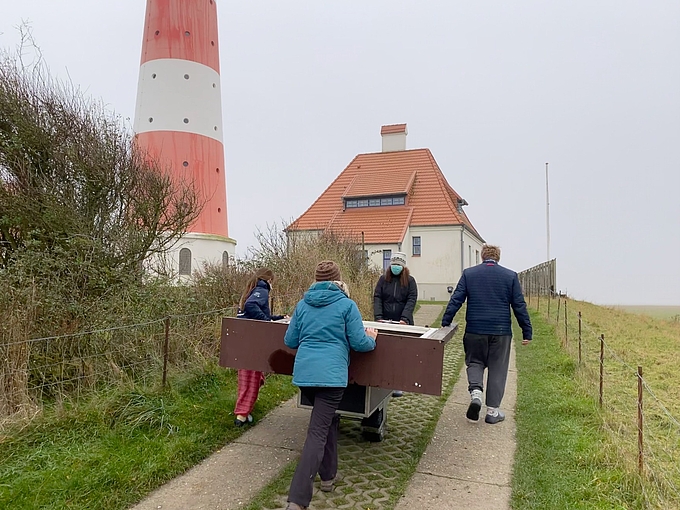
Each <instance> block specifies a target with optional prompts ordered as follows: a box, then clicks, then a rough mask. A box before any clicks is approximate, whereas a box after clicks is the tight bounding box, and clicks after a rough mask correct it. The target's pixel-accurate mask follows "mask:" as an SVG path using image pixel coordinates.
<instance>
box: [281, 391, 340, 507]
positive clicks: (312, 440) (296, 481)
mask: <svg viewBox="0 0 680 510" xmlns="http://www.w3.org/2000/svg"><path fill="white" fill-rule="evenodd" d="M301 391H302V392H303V394H304V396H305V397H307V398H308V399H309V400H310V401H311V402H312V405H313V406H314V408H313V409H312V416H311V418H310V419H309V428H308V429H307V439H305V445H304V446H303V447H302V454H301V455H300V461H299V462H298V465H297V468H296V469H295V474H294V475H293V481H292V482H291V484H290V490H289V491H288V501H290V502H292V503H297V504H298V505H300V506H302V507H308V506H309V503H310V501H312V494H313V493H314V478H316V474H317V473H319V476H320V477H321V479H322V480H324V481H328V480H332V479H333V478H335V475H336V474H337V473H338V429H339V427H340V416H339V415H338V414H336V413H335V411H336V410H337V409H338V406H339V405H340V401H341V400H342V395H343V393H344V392H345V388H301Z"/></svg>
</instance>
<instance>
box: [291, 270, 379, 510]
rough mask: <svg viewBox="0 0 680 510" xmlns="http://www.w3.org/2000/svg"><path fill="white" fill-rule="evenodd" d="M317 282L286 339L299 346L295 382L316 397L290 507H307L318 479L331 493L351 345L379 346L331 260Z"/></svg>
mask: <svg viewBox="0 0 680 510" xmlns="http://www.w3.org/2000/svg"><path fill="white" fill-rule="evenodd" d="M315 280H316V281H315V282H314V283H313V284H312V286H311V287H310V288H309V290H308V291H307V292H305V296H304V298H303V299H302V300H301V301H300V302H299V303H298V304H297V306H296V307H295V312H293V316H292V317H291V319H290V324H289V325H288V330H287V331H286V336H285V338H284V342H285V344H286V345H287V346H288V347H290V348H291V349H297V354H296V356H295V365H294V367H293V384H294V385H296V386H298V387H299V388H300V391H301V392H302V394H303V395H304V396H305V397H306V398H307V399H309V400H310V401H311V402H312V405H313V408H312V415H311V417H310V420H309V427H308V428H307V438H306V439H305V445H304V447H303V448H302V454H301V455H300V461H299V462H298V465H297V468H296V469H295V474H294V475H293V480H292V482H291V484H290V490H289V492H288V506H287V507H286V508H287V510H305V509H306V508H307V507H308V506H309V503H310V502H311V500H312V494H313V493H314V478H315V477H316V475H317V473H318V474H319V476H320V477H321V490H322V491H325V492H330V491H332V490H333V483H334V481H335V477H336V475H337V471H338V428H339V425H340V416H339V415H338V414H337V413H336V411H337V409H338V407H339V406H340V401H341V400H342V396H343V394H344V392H345V388H346V387H347V383H348V379H349V373H348V372H349V370H348V367H349V353H350V349H352V350H355V351H359V352H367V351H372V350H373V349H374V348H375V338H376V337H377V335H378V332H377V331H376V330H375V329H371V328H364V324H363V321H362V318H361V313H360V312H359V308H358V307H357V305H356V303H355V302H354V301H352V300H351V299H350V298H349V289H348V288H347V285H346V284H345V283H344V282H343V281H342V278H341V275H340V268H339V267H338V265H337V264H336V263H335V262H333V261H332V260H324V261H322V262H319V264H318V265H317V266H316V273H315Z"/></svg>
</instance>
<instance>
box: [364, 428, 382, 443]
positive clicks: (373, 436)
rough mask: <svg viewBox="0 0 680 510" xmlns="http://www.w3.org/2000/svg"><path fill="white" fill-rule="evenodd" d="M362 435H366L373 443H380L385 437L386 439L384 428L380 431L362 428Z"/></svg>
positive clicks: (365, 437)
mask: <svg viewBox="0 0 680 510" xmlns="http://www.w3.org/2000/svg"><path fill="white" fill-rule="evenodd" d="M361 435H362V436H364V439H365V440H366V441H370V442H371V443H380V442H381V441H382V440H383V439H385V432H383V431H382V430H381V431H380V432H373V431H369V430H362V431H361Z"/></svg>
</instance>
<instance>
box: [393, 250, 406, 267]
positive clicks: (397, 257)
mask: <svg viewBox="0 0 680 510" xmlns="http://www.w3.org/2000/svg"><path fill="white" fill-rule="evenodd" d="M390 264H395V265H397V266H401V267H406V254H405V253H401V252H399V251H398V252H395V253H393V254H392V258H391V259H390Z"/></svg>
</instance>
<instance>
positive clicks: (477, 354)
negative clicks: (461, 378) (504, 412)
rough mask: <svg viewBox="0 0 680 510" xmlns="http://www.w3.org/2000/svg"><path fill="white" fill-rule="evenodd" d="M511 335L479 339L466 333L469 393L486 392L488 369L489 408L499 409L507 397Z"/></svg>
mask: <svg viewBox="0 0 680 510" xmlns="http://www.w3.org/2000/svg"><path fill="white" fill-rule="evenodd" d="M511 342H512V335H476V334H474V333H465V336H464V337H463V347H464V348H465V364H466V365H467V377H468V391H472V390H480V391H483V390H484V369H485V368H488V369H489V373H488V375H487V381H486V382H487V388H486V405H487V406H488V407H499V406H500V405H501V401H502V400H503V395H504V394H505V381H506V380H507V378H508V365H509V363H510V345H511Z"/></svg>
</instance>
